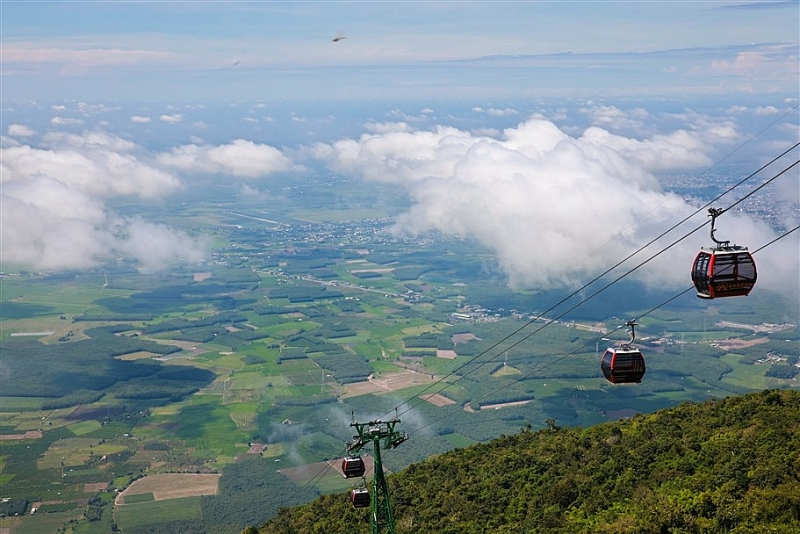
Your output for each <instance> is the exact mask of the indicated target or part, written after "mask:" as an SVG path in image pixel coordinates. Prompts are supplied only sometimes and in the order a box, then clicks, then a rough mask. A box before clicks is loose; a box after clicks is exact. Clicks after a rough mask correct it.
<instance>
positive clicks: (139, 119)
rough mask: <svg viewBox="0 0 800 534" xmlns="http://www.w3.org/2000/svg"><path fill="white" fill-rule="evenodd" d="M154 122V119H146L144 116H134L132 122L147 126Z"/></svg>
mask: <svg viewBox="0 0 800 534" xmlns="http://www.w3.org/2000/svg"><path fill="white" fill-rule="evenodd" d="M152 120H153V119H151V118H150V117H145V116H142V115H132V116H131V122H137V123H140V124H147V123H148V122H152Z"/></svg>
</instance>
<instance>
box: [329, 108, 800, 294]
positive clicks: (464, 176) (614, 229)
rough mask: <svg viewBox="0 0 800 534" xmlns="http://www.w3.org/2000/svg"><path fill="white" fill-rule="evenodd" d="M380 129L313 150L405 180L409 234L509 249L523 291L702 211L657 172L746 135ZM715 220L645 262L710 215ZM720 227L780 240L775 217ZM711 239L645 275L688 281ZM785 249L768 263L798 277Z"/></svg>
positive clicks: (695, 162) (598, 267) (720, 131)
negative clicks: (665, 185) (771, 221)
mask: <svg viewBox="0 0 800 534" xmlns="http://www.w3.org/2000/svg"><path fill="white" fill-rule="evenodd" d="M371 130H372V131H371V132H370V133H367V134H363V135H361V136H360V137H359V138H358V139H347V140H342V141H338V142H335V143H333V144H321V145H317V146H315V147H314V149H313V153H314V155H315V157H317V158H320V159H323V160H325V161H326V162H327V163H328V165H329V166H330V167H331V168H332V169H333V170H336V171H338V172H342V173H348V174H355V175H360V176H362V177H364V178H365V179H367V180H377V181H384V182H392V183H397V184H401V185H403V186H404V187H405V188H406V190H407V191H408V194H409V195H410V197H411V198H412V200H413V206H412V207H411V209H410V210H409V211H408V212H407V213H405V214H404V215H403V216H402V217H401V218H400V219H399V220H398V223H397V225H396V230H397V231H399V232H405V233H410V234H415V233H419V232H425V231H429V230H437V231H441V232H444V233H447V234H450V235H457V236H470V237H475V238H477V239H478V240H479V241H480V242H481V243H483V244H484V245H485V246H487V247H488V248H490V249H492V250H494V251H495V252H496V253H497V254H498V257H499V261H500V264H501V266H502V268H503V270H504V271H505V273H506V274H507V275H508V277H509V280H510V283H511V284H512V285H513V286H517V287H549V286H554V285H555V286H560V285H576V284H578V285H579V284H581V283H582V282H585V281H586V280H588V279H590V276H592V275H595V274H598V273H600V272H603V271H604V270H605V269H606V268H608V267H610V266H611V265H614V264H615V263H617V262H618V261H619V260H621V259H622V258H624V257H625V256H627V255H628V254H630V253H631V252H633V251H635V250H637V249H638V248H639V247H641V246H642V245H643V244H645V243H647V242H648V241H650V240H651V239H653V238H654V237H655V236H657V235H659V234H660V233H662V232H663V231H664V230H666V229H667V228H669V227H671V226H672V225H673V224H675V223H676V222H677V221H680V220H681V219H683V218H684V217H686V216H688V215H689V214H691V213H692V212H693V211H695V210H696V209H697V206H696V205H693V204H691V203H689V202H687V201H685V200H684V199H682V198H679V197H677V196H676V195H674V194H671V193H668V192H664V191H662V190H661V188H660V186H659V183H658V181H657V179H656V178H655V176H654V175H653V174H652V173H653V172H655V171H661V170H665V169H696V168H702V167H706V166H709V165H710V164H711V160H710V158H709V156H708V155H707V154H708V152H709V151H710V149H711V147H710V145H709V144H708V141H707V140H709V139H711V140H713V141H716V142H721V141H724V140H727V141H728V142H730V141H731V140H732V139H735V137H736V132H735V130H734V129H733V128H732V127H731V126H730V125H729V124H725V123H721V124H717V123H707V124H699V125H697V126H696V129H694V130H679V131H675V132H672V133H669V134H659V135H653V136H651V137H649V138H646V139H632V138H625V137H621V136H619V135H614V134H612V133H610V132H608V131H606V130H603V129H600V128H597V127H592V128H589V129H587V130H586V131H585V132H584V133H583V135H581V136H580V137H570V136H569V135H567V134H565V133H564V132H562V131H561V130H560V129H559V128H558V127H557V126H556V125H555V124H553V123H552V122H549V121H547V120H545V119H542V118H537V117H534V118H531V119H530V120H527V121H525V122H522V123H520V124H519V125H518V126H516V127H514V128H509V129H506V130H505V131H504V132H503V134H502V135H501V136H500V137H499V138H495V137H488V136H481V135H476V134H472V133H469V132H465V131H462V130H458V129H455V128H450V127H443V126H438V127H436V128H434V129H432V130H426V131H423V130H414V129H412V128H410V127H409V126H408V125H407V124H400V125H393V126H390V125H386V126H384V127H381V128H371ZM704 216H705V213H701V214H699V215H698V216H697V217H695V218H694V219H693V220H692V221H690V225H687V226H685V227H682V228H681V229H680V230H678V232H673V233H672V234H671V235H669V236H667V237H666V238H665V239H664V240H662V241H663V242H660V243H658V244H657V245H656V247H655V248H653V249H649V250H648V251H647V252H646V253H645V254H644V255H642V257H641V258H640V259H639V260H638V261H641V260H643V259H645V258H646V257H647V256H649V255H651V254H654V253H655V252H656V251H657V250H659V249H660V248H663V247H665V246H667V245H668V244H669V243H671V242H672V241H675V240H677V239H679V238H680V237H681V236H682V235H683V234H684V233H685V232H687V231H689V230H691V228H693V227H695V226H697V225H700V224H702V223H703V222H705V220H706V219H705V218H704ZM719 226H721V227H724V230H721V231H720V235H722V233H723V232H724V234H725V236H730V237H731V238H733V237H735V238H736V239H737V240H739V241H740V244H743V245H745V244H750V245H751V246H755V245H760V244H764V243H766V242H767V241H769V240H770V239H772V238H773V237H774V234H773V232H772V231H771V230H769V229H768V228H767V226H766V225H765V224H762V223H760V222H759V221H757V220H754V219H751V218H749V217H746V216H744V215H736V214H733V213H731V214H726V216H725V220H724V223H722V222H720V223H719ZM725 236H723V237H725ZM726 238H727V237H726ZM787 241H789V240H787ZM710 244H711V243H710V241H709V239H708V232H707V230H705V229H704V230H702V231H701V232H698V233H697V234H695V235H693V236H692V237H691V238H689V239H687V240H685V241H682V242H681V243H680V244H678V245H676V246H675V247H674V248H673V249H671V250H670V251H669V252H668V253H665V254H664V255H663V258H659V259H658V260H656V261H653V262H652V264H648V266H647V268H646V269H641V272H637V273H636V276H638V277H639V278H643V279H646V280H648V282H652V283H656V284H659V287H663V286H664V285H665V284H666V285H670V286H675V287H680V286H681V285H685V284H686V283H687V281H688V272H689V269H690V265H691V262H692V260H693V258H694V254H695V252H696V250H697V249H698V248H699V247H700V246H701V245H703V246H708V245H710ZM785 245H789V246H791V244H789V243H785ZM793 245H794V246H795V247H796V241H795V242H794V243H793ZM780 250H783V251H784V253H783V255H781V253H780V252H777V253H767V252H765V253H764V256H765V261H764V262H765V264H767V265H769V267H770V268H772V270H773V272H775V273H779V274H778V278H780V277H782V276H791V273H796V272H797V254H796V250H795V253H794V254H793V255H792V256H791V258H792V260H791V261H790V262H788V263H789V264H788V265H787V262H786V261H785V259H784V260H782V258H785V257H786V255H785V251H786V247H784V246H782V245H781V246H777V245H776V246H775V251H780ZM632 266H633V264H629V265H627V267H626V268H630V267H632ZM783 280H785V278H784V279H783ZM766 283H768V282H766ZM778 283H779V281H776V283H773V285H778Z"/></svg>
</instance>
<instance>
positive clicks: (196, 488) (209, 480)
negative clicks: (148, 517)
mask: <svg viewBox="0 0 800 534" xmlns="http://www.w3.org/2000/svg"><path fill="white" fill-rule="evenodd" d="M220 476H221V475H219V474H194V473H164V474H156V475H148V476H146V477H144V478H140V479H139V480H136V481H134V482H133V483H132V484H131V485H130V486H128V488H127V489H125V491H123V492H122V493H120V494H119V495H117V498H116V500H115V504H117V505H124V504H125V499H126V497H129V496H133V495H139V494H145V493H151V494H152V495H153V500H156V501H164V500H168V499H180V498H182V497H195V496H201V495H216V494H217V486H218V483H219V477H220Z"/></svg>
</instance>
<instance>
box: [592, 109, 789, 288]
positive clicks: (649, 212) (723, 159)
mask: <svg viewBox="0 0 800 534" xmlns="http://www.w3.org/2000/svg"><path fill="white" fill-rule="evenodd" d="M798 107H800V104H797V105H795V106H794V107H793V108H791V109H789V110H787V111H786V112H784V114H783V115H781V116H780V117H778V118H777V119H775V120H774V121H772V122H771V123H769V124H768V125H767V126H765V127H763V128H762V129H761V130H759V131H758V132H756V133H755V134H753V135H752V136H750V137H749V138H748V139H747V140H746V141H744V142H743V143H741V144H740V145H739V146H737V147H736V148H734V149H733V150H732V151H730V152H728V153H727V154H726V155H725V156H724V157H723V158H722V159H720V160H719V161H716V162H714V164H713V165H712V166H711V167H710V168H709V169H706V171H705V172H704V173H703V174H702V175H700V177H699V178H702V177H703V176H706V175H707V174H708V172H709V171H710V170H711V169H714V168H715V167H717V166H719V165H720V164H721V163H722V162H723V161H725V160H727V159H728V158H730V157H731V156H733V155H734V154H736V153H737V152H738V151H739V150H741V149H742V148H743V147H745V146H746V145H748V144H749V143H751V142H752V141H754V140H755V139H757V138H758V137H759V136H760V135H761V134H763V133H764V132H766V131H767V130H769V129H770V128H772V127H773V126H775V125H776V124H777V123H778V122H780V121H782V120H783V119H784V117H786V116H787V115H788V114H789V113H791V112H793V111H796V110H797V108H798ZM798 144H800V143H798ZM798 144H795V145H794V146H793V147H791V148H790V149H789V150H787V151H785V152H784V153H783V154H781V155H780V156H778V157H776V158H773V159H772V160H771V161H770V162H769V163H767V164H766V165H764V166H762V167H761V168H760V169H758V170H756V171H755V172H753V173H752V174H750V176H748V177H747V178H745V179H744V180H743V181H746V180H749V179H750V178H752V177H753V176H755V175H756V174H758V173H759V172H761V171H762V170H764V169H765V168H766V167H768V166H769V165H772V164H773V163H774V162H775V161H777V160H778V159H780V158H782V157H783V156H785V155H786V154H787V153H788V152H789V151H791V150H793V149H794V148H796V147H797V146H798ZM737 185H740V184H737ZM734 187H736V186H734ZM728 192H730V189H729V190H728V191H727V192H726V193H723V194H727V193H728ZM719 198H720V197H717V199H719ZM717 199H715V200H717ZM668 200H669V199H667V200H665V201H664V202H662V203H660V204H658V205H657V206H654V207H653V208H651V209H650V211H648V212H647V213H646V214H645V215H644V216H642V217H640V218H639V219H637V220H636V221H634V222H633V223H631V224H630V225H628V226H626V227H625V228H623V229H622V230H619V231H617V233H616V234H614V236H612V237H611V238H610V239H609V240H608V241H606V242H605V243H603V244H602V245H600V246H599V247H597V248H596V249H594V250H593V251H592V252H590V253H589V254H587V255H586V256H585V257H584V258H583V259H582V260H580V261H579V262H577V263H576V265H580V264H582V263H583V262H584V261H586V260H587V259H589V258H591V257H592V256H594V255H595V253H597V251H599V250H601V249H602V248H603V247H605V246H606V245H607V244H609V243H610V242H611V241H613V240H614V239H615V238H616V237H619V236H622V235H623V234H624V232H626V231H628V230H629V229H631V228H633V227H634V226H636V225H637V224H639V223H640V222H642V221H643V220H645V219H647V217H648V216H649V215H650V214H651V213H652V212H653V211H655V209H656V208H660V207H661V206H663V205H664V204H666V203H667V201H668ZM715 200H712V201H711V202H714V201H715ZM706 206H708V204H706ZM703 207H705V206H703ZM700 209H703V208H700ZM645 246H646V245H645ZM590 283H591V282H590Z"/></svg>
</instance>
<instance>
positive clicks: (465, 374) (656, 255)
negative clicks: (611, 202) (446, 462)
mask: <svg viewBox="0 0 800 534" xmlns="http://www.w3.org/2000/svg"><path fill="white" fill-rule="evenodd" d="M798 144H799V145H800V143H798ZM795 146H797V145H795ZM793 148H794V147H793ZM790 150H791V149H790ZM798 164H800V160H797V161H795V162H794V163H792V164H791V165H789V166H788V167H786V168H785V169H783V170H782V171H781V172H779V173H778V174H776V175H775V176H773V177H772V178H770V179H768V180H766V181H765V182H764V183H763V184H761V185H760V186H758V187H757V188H755V189H753V190H752V191H750V192H749V193H747V194H746V195H744V196H743V197H742V198H740V199H739V200H737V201H736V202H734V203H733V204H731V205H730V206H728V207H727V208H725V209H724V210H723V212H727V211H728V210H730V209H731V208H733V207H734V206H736V205H738V204H740V203H741V202H743V201H744V200H746V199H747V198H749V197H750V196H752V195H754V194H755V193H757V192H758V191H760V190H761V189H763V188H764V187H766V186H767V185H769V184H770V183H772V182H773V181H775V180H777V179H778V178H779V177H781V176H782V175H783V174H785V173H786V172H788V171H789V170H791V169H792V168H794V167H796V166H797V165H798ZM741 183H743V182H740V184H741ZM723 195H724V194H723ZM723 195H720V196H718V197H717V199H719V198H721V196H723ZM715 200H716V199H715ZM712 202H713V201H712ZM708 205H710V203H708V204H706V206H708ZM704 207H705V206H704ZM700 209H702V208H700ZM698 211H699V210H698ZM698 211H696V212H695V213H693V214H692V215H690V216H688V217H686V218H685V219H684V220H683V221H681V222H680V223H678V224H676V225H675V226H673V228H671V229H670V230H667V232H664V233H663V234H661V236H659V237H657V238H656V239H654V240H652V241H651V242H650V243H648V244H647V245H645V246H644V247H641V248H640V249H639V250H637V251H636V252H634V253H632V254H630V255H629V256H627V257H626V258H625V259H624V260H622V261H621V262H619V263H617V265H616V266H618V265H621V264H622V263H624V262H625V261H627V260H628V259H629V258H631V257H633V256H634V255H636V254H637V253H638V252H640V251H641V250H643V249H644V248H646V247H647V246H649V245H650V244H652V243H653V242H654V241H656V240H657V239H659V238H660V237H662V236H663V235H665V234H666V233H669V232H670V231H671V230H672V229H674V228H676V227H677V226H679V225H680V224H683V222H685V221H686V220H688V219H689V218H691V217H692V216H693V215H695V214H696V213H698ZM709 223H710V221H706V222H704V223H703V224H701V225H700V226H698V227H696V228H694V229H693V230H691V231H690V232H688V233H686V234H684V235H683V236H682V237H681V238H680V239H678V240H676V241H673V242H672V243H670V244H669V245H667V246H666V247H665V248H663V249H661V250H660V251H659V252H657V253H655V254H653V255H652V256H650V257H649V258H647V259H646V260H644V261H642V262H641V263H639V264H638V265H636V266H634V267H633V268H632V269H629V270H628V271H626V272H625V273H623V274H622V275H620V276H618V277H617V278H615V279H614V280H612V281H611V282H609V283H607V284H606V285H604V286H603V287H602V288H600V289H599V290H597V291H595V292H594V293H592V294H591V295H589V296H588V297H586V298H585V299H583V300H581V301H580V302H578V303H577V304H575V305H573V306H572V307H570V308H569V309H567V310H566V311H564V312H562V313H560V314H559V315H557V316H556V317H555V318H553V319H549V320H548V321H547V322H546V323H544V324H543V325H542V326H540V327H539V328H537V329H536V330H534V331H533V332H531V333H529V334H526V335H525V336H524V337H522V338H520V339H519V340H517V341H515V342H514V343H512V344H511V345H509V346H507V347H505V348H504V349H503V350H504V351H507V350H509V349H511V348H514V347H516V346H517V345H519V344H520V343H522V342H523V341H525V340H527V339H528V338H530V337H531V336H533V335H534V334H536V333H538V332H539V331H541V330H543V329H544V328H546V327H548V326H550V325H551V324H553V323H554V322H555V321H557V320H559V319H560V318H562V317H563V316H564V315H566V314H567V313H569V312H571V311H573V310H575V309H576V308H578V307H580V306H581V305H583V304H584V303H586V302H588V301H589V300H591V299H593V298H594V297H596V296H597V295H599V294H600V293H602V292H603V291H605V290H606V289H608V288H609V287H611V286H612V285H614V284H616V283H617V282H619V281H620V280H622V279H623V278H625V277H626V276H628V275H630V274H631V273H633V272H634V271H636V270H638V269H639V268H641V267H642V266H644V265H646V264H647V263H649V262H650V261H652V260H654V259H655V258H657V257H658V256H660V255H661V254H663V253H664V252H666V251H667V250H669V249H671V248H672V247H674V246H675V245H677V244H678V243H680V242H681V241H683V240H684V239H686V238H688V237H689V236H691V235H692V234H694V233H695V232H697V231H699V230H700V229H702V228H703V227H705V226H706V225H708V224H709ZM616 266H615V267H616ZM615 267H612V268H611V269H609V270H608V271H606V273H604V274H607V273H608V272H610V271H611V270H613V269H614V268H615ZM602 276H603V275H600V276H598V277H597V278H595V279H594V280H593V281H592V282H590V283H589V284H586V285H585V286H584V288H585V287H587V286H589V285H590V284H591V283H593V282H594V281H596V280H597V279H599V278H600V277H602ZM575 293H577V292H575ZM575 293H573V295H574V294H575ZM570 296H572V295H570ZM567 298H569V297H566V298H565V299H563V300H562V301H561V302H564V300H566V299H567ZM561 302H559V304H560V303H561ZM556 306H557V305H556ZM556 306H553V307H551V308H550V309H549V310H548V311H550V310H552V309H553V308H555V307H556ZM544 313H547V312H546V311H545V312H543V313H542V314H540V315H539V316H537V317H536V318H534V319H531V320H530V321H528V322H527V323H525V324H524V325H522V326H521V327H520V328H518V329H517V330H515V331H514V332H512V333H511V334H509V335H507V336H506V337H504V338H503V339H501V340H500V341H498V342H497V343H495V344H493V345H492V346H491V347H489V348H487V349H486V350H484V351H483V352H481V353H480V354H478V355H477V356H475V357H474V358H472V359H471V360H470V361H468V362H466V363H464V364H462V365H461V366H460V367H458V368H457V369H455V370H454V371H452V372H451V373H449V374H448V375H446V376H445V377H443V378H441V379H439V380H438V381H437V382H435V383H434V384H432V385H430V386H428V387H427V388H425V389H424V390H422V391H421V392H419V393H418V394H417V395H415V397H416V398H419V396H420V395H422V394H423V393H425V392H426V391H429V390H430V389H431V388H432V387H433V386H434V385H436V384H439V383H441V382H442V381H444V380H445V379H446V378H448V377H450V376H452V375H453V374H455V373H456V372H457V371H459V370H461V369H464V368H465V367H466V366H467V365H470V364H471V363H473V362H474V361H475V360H477V359H478V358H479V357H481V356H483V355H485V354H486V353H488V352H489V351H490V350H492V349H494V348H496V347H497V346H498V345H500V344H501V343H503V342H505V341H507V340H508V339H509V338H511V337H513V336H514V335H516V334H517V333H519V332H520V331H521V330H523V329H524V328H527V327H528V326H530V325H531V324H532V323H533V322H534V321H536V320H538V319H539V318H541V317H542V316H543V315H544ZM501 353H502V352H498V353H497V355H495V356H493V357H492V358H489V359H488V360H486V361H484V362H482V363H481V364H480V365H478V366H476V367H475V368H474V369H472V370H470V371H468V372H467V373H464V374H462V375H460V376H459V377H458V378H457V379H456V380H454V381H453V382H449V383H446V384H445V385H443V386H442V387H441V388H440V389H438V390H437V393H439V392H441V391H443V390H445V389H446V388H447V387H449V386H451V385H453V384H455V383H457V382H458V381H459V380H461V379H462V378H465V377H466V376H468V375H470V374H472V373H473V372H475V371H477V370H478V369H480V368H481V367H483V366H484V365H486V364H488V363H491V362H492V361H494V360H495V359H497V358H498V357H499V356H500V354H501ZM413 399H414V397H412V398H411V399H409V400H407V401H405V402H404V403H403V404H409V407H408V408H407V409H406V410H405V411H403V412H401V414H400V415H402V414H405V413H407V412H408V411H410V410H412V409H413V408H415V407H417V406H419V405H420V404H421V403H423V402H426V401H425V400H423V399H421V398H419V400H418V401H417V402H416V403H415V404H413V405H411V404H410V403H411V401H412V400H413Z"/></svg>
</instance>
